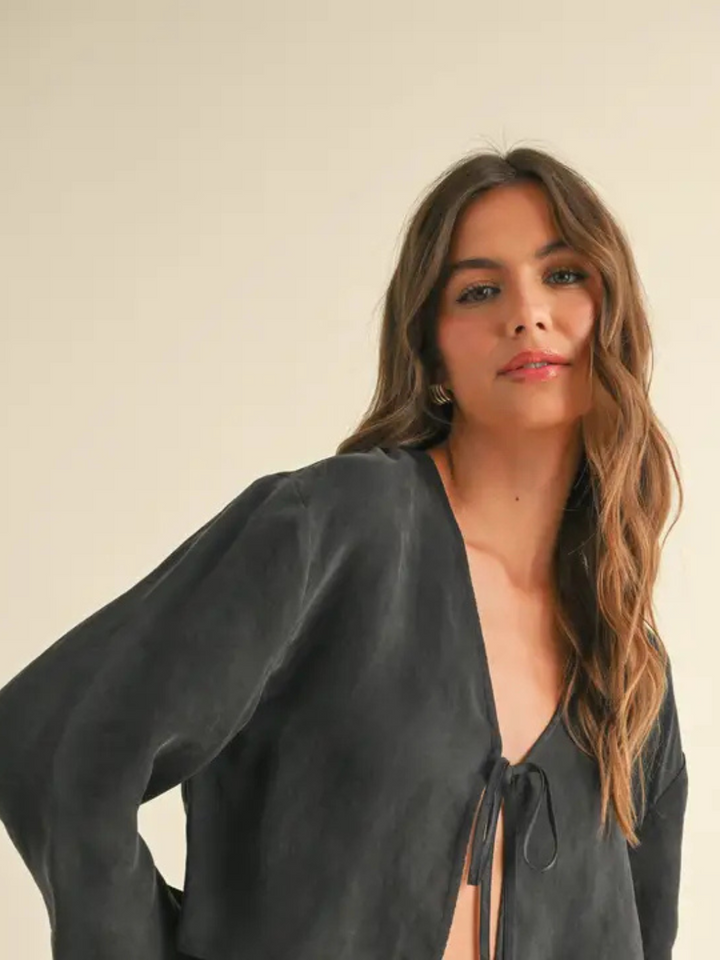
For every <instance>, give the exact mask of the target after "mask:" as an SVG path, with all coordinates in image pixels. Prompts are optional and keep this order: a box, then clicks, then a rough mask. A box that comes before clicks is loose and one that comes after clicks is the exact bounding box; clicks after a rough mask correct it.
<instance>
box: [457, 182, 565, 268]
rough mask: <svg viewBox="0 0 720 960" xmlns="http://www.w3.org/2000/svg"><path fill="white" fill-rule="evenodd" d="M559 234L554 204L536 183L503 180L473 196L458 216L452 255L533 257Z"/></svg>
mask: <svg viewBox="0 0 720 960" xmlns="http://www.w3.org/2000/svg"><path fill="white" fill-rule="evenodd" d="M557 235H558V230H557V226H556V223H555V219H554V217H553V213H552V208H551V207H550V203H549V201H548V199H547V196H546V195H545V191H544V190H543V188H542V187H541V186H539V185H538V184H535V183H518V184H503V186H500V187H493V188H492V189H490V190H488V191H487V192H486V193H483V194H482V195H481V196H479V197H476V198H475V199H474V200H472V201H471V202H470V203H469V204H468V206H467V207H466V208H465V210H463V212H462V214H461V215H460V217H458V220H457V223H456V224H455V229H454V231H453V238H452V242H451V245H450V253H451V256H452V257H458V256H466V255H472V254H476V255H478V256H482V255H487V256H489V257H492V256H493V254H497V255H498V257H500V258H503V257H504V255H507V256H510V257H513V256H518V257H524V256H527V257H531V256H532V254H533V252H534V251H535V250H536V249H537V248H538V247H539V246H541V245H542V244H543V243H545V242H547V241H549V240H551V239H553V238H554V237H556V236H557Z"/></svg>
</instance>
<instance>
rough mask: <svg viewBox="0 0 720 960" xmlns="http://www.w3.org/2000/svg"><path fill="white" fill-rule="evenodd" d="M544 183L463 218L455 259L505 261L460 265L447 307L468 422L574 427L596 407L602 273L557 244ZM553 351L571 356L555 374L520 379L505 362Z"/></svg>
mask: <svg viewBox="0 0 720 960" xmlns="http://www.w3.org/2000/svg"><path fill="white" fill-rule="evenodd" d="M558 239H559V237H558V234H557V231H556V229H555V227H554V224H553V220H552V214H551V212H550V208H549V206H548V203H547V200H546V198H545V194H544V192H543V190H542V188H541V187H540V186H538V185H536V184H533V183H522V184H512V185H507V186H502V187H497V188H494V189H492V190H491V191H489V192H488V193H486V194H483V195H482V196H481V197H478V198H477V200H475V201H474V202H473V203H472V204H471V205H470V206H469V207H468V208H467V209H466V210H465V212H464V215H463V217H462V218H461V220H460V221H459V222H458V224H457V226H456V230H455V235H454V237H453V242H452V245H451V249H450V257H449V263H450V264H454V263H456V262H458V261H460V260H465V259H470V258H479V257H482V258H485V259H492V260H495V261H497V263H498V265H497V266H495V267H491V266H488V265H487V264H486V265H481V266H470V267H465V268H462V269H458V270H454V271H453V272H452V273H451V275H450V277H449V279H448V280H447V281H446V283H445V287H444V289H443V291H442V296H441V299H440V305H439V314H438V325H437V339H438V346H439V349H440V353H441V357H442V361H443V364H444V370H441V371H440V374H441V375H440V376H437V377H435V381H436V382H438V383H444V384H449V386H450V387H451V388H452V391H453V394H454V400H455V404H456V407H457V408H458V410H457V411H456V412H459V413H460V415H461V416H462V417H463V419H465V420H467V421H468V422H472V423H474V424H475V425H478V426H480V425H481V426H484V427H486V428H491V429H502V430H506V429H507V427H508V426H509V425H515V426H517V427H519V428H528V429H533V428H540V427H549V426H553V425H555V426H561V425H563V424H565V425H569V424H571V423H574V422H576V421H577V420H578V419H579V418H580V417H581V416H582V415H583V414H584V413H586V412H587V410H588V409H589V406H590V403H591V387H590V384H589V378H588V374H589V359H590V343H591V339H592V331H593V325H594V323H595V317H596V316H597V315H598V313H599V310H600V306H601V303H602V289H603V288H602V278H601V276H600V273H599V271H598V270H597V269H596V268H595V267H593V266H592V265H591V264H590V263H589V262H588V261H587V260H586V259H585V258H584V257H582V256H581V255H580V254H579V253H575V252H574V251H572V250H570V249H557V250H554V251H553V252H551V253H549V254H546V255H544V256H540V257H536V252H538V251H540V250H541V248H543V247H545V246H546V245H548V244H550V243H552V242H553V241H555V240H558ZM537 349H550V350H554V351H556V352H557V353H559V354H561V355H562V356H563V357H565V358H566V359H567V360H568V361H569V363H570V366H567V367H561V368H560V369H559V373H558V375H557V376H555V377H553V378H551V379H548V380H536V381H533V380H516V379H512V378H510V377H507V376H503V375H500V373H499V371H500V369H501V367H503V366H505V364H507V362H508V361H509V360H510V359H511V358H512V357H513V356H514V355H515V354H516V353H519V352H520V351H521V350H537Z"/></svg>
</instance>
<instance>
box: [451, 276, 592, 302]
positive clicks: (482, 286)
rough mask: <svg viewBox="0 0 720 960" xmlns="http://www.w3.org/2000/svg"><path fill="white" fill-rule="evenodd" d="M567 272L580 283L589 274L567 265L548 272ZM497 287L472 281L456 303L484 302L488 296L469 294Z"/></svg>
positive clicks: (566, 284)
mask: <svg viewBox="0 0 720 960" xmlns="http://www.w3.org/2000/svg"><path fill="white" fill-rule="evenodd" d="M563 273H564V274H566V275H567V274H569V275H570V276H572V277H575V278H576V279H575V280H574V281H572V283H582V282H583V281H584V280H587V278H588V276H589V274H587V273H585V271H584V270H573V269H571V268H569V267H558V269H557V270H553V271H552V273H550V274H549V276H550V277H556V276H557V275H558V274H563ZM559 286H561V287H567V286H570V284H569V283H560V284H559ZM497 289H498V288H497V287H496V286H495V285H494V284H491V283H474V284H472V285H471V286H469V287H465V289H464V290H463V291H462V292H461V293H460V294H459V296H458V297H457V300H456V302H457V303H485V302H487V300H489V299H491V298H490V297H482V298H481V299H475V298H474V297H471V294H473V293H475V292H476V291H478V290H481V291H482V290H497Z"/></svg>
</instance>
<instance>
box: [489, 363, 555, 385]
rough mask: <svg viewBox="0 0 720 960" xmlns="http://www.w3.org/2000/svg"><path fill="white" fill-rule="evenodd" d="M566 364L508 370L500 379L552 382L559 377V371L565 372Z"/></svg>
mask: <svg viewBox="0 0 720 960" xmlns="http://www.w3.org/2000/svg"><path fill="white" fill-rule="evenodd" d="M568 366H569V364H567V363H549V364H548V365H547V366H546V367H529V368H527V369H524V370H523V369H521V368H519V369H517V370H508V372H507V373H501V374H500V376H501V377H507V379H508V380H532V381H535V380H553V379H554V378H555V377H557V376H559V375H560V371H561V370H565V369H566V368H567V367H568Z"/></svg>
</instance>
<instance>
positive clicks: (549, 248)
mask: <svg viewBox="0 0 720 960" xmlns="http://www.w3.org/2000/svg"><path fill="white" fill-rule="evenodd" d="M569 249H570V246H569V244H567V243H566V242H565V241H564V240H561V239H557V240H551V241H550V243H546V244H545V245H544V246H543V247H540V249H539V250H536V251H535V259H536V260H543V259H544V258H545V257H549V256H550V254H551V253H555V251H556V250H569ZM503 267H505V264H504V263H503V262H502V260H490V259H489V258H488V257H469V258H468V259H467V260H456V261H455V263H450V264H448V265H447V267H446V268H445V271H444V272H445V280H446V281H448V280H450V278H451V277H452V276H453V275H454V274H455V273H457V272H458V271H459V270H477V269H480V270H502V269H503Z"/></svg>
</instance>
